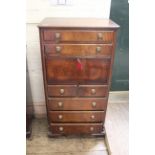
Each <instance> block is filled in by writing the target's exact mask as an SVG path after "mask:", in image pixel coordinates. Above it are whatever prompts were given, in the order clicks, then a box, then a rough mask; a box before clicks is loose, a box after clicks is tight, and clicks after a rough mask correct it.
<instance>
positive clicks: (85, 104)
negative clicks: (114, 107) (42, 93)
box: [48, 98, 107, 110]
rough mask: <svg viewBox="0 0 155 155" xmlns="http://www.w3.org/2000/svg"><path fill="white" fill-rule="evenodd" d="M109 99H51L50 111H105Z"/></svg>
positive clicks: (49, 101)
mask: <svg viewBox="0 0 155 155" xmlns="http://www.w3.org/2000/svg"><path fill="white" fill-rule="evenodd" d="M106 106H107V98H49V99H48V109H49V110H105V109H106Z"/></svg>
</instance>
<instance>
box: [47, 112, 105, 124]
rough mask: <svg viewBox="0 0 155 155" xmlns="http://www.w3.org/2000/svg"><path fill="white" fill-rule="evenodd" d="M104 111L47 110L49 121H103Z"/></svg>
mask: <svg viewBox="0 0 155 155" xmlns="http://www.w3.org/2000/svg"><path fill="white" fill-rule="evenodd" d="M104 117H105V112H104V111H49V119H50V122H66V123H67V122H68V123H73V122H81V123H82V122H103V121H104Z"/></svg>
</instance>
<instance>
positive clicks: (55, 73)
mask: <svg viewBox="0 0 155 155" xmlns="http://www.w3.org/2000/svg"><path fill="white" fill-rule="evenodd" d="M45 61H46V74H47V76H46V77H47V82H48V84H68V83H71V84H73V83H79V84H107V82H108V79H109V71H110V60H109V59H102V58H73V57H71V58H70V57H69V58H62V57H51V58H49V57H48V58H46V60H45Z"/></svg>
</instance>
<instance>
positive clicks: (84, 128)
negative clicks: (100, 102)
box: [50, 123, 103, 134]
mask: <svg viewBox="0 0 155 155" xmlns="http://www.w3.org/2000/svg"><path fill="white" fill-rule="evenodd" d="M50 130H51V131H52V133H53V134H92V133H93V134H97V133H101V132H102V131H103V124H102V123H87V124H86V123H84V124H82V123H65V124H62V123H51V124H50Z"/></svg>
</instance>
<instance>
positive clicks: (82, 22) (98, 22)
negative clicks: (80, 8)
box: [38, 18, 119, 29]
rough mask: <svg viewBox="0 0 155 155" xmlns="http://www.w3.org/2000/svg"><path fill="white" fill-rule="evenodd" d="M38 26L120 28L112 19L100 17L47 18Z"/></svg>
mask: <svg viewBox="0 0 155 155" xmlns="http://www.w3.org/2000/svg"><path fill="white" fill-rule="evenodd" d="M38 27H53V28H65V27H66V28H111V29H118V28H119V25H117V24H116V23H115V22H113V21H112V20H110V19H99V18H45V19H44V20H43V21H41V22H40V24H39V25H38Z"/></svg>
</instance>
